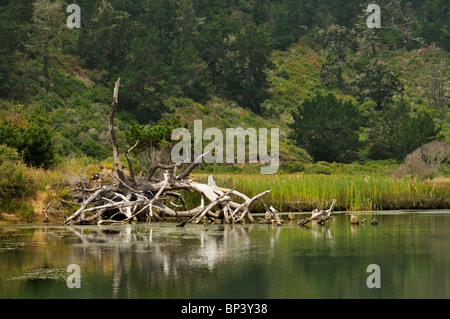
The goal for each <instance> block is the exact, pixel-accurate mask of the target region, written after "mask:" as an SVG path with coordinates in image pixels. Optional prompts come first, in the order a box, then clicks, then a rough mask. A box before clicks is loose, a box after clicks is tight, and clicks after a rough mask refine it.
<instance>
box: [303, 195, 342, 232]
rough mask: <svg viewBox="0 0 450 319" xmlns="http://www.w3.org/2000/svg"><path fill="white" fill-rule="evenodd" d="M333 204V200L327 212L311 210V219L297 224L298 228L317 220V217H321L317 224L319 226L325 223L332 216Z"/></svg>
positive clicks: (334, 202) (334, 201)
mask: <svg viewBox="0 0 450 319" xmlns="http://www.w3.org/2000/svg"><path fill="white" fill-rule="evenodd" d="M335 204H336V200H335V199H333V202H332V203H331V206H330V208H329V209H327V210H318V209H315V210H313V213H312V215H311V217H308V218H305V219H302V220H301V221H299V222H298V225H299V226H303V225H306V224H307V223H309V222H310V221H312V220H313V219H318V218H319V217H321V218H320V220H319V221H318V223H319V224H324V223H325V222H326V221H328V220H329V219H330V217H331V215H332V214H333V209H334V205H335Z"/></svg>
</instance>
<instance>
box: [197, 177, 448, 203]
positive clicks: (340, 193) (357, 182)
mask: <svg viewBox="0 0 450 319" xmlns="http://www.w3.org/2000/svg"><path fill="white" fill-rule="evenodd" d="M195 177H196V178H197V179H198V180H199V181H205V180H206V178H207V175H205V174H197V175H195ZM215 180H216V183H217V185H220V186H224V187H230V188H231V187H237V188H238V190H239V191H241V192H243V193H245V194H248V195H249V196H253V195H256V194H258V193H261V192H263V191H265V190H268V189H271V190H272V193H271V194H269V195H268V196H266V197H264V201H265V203H266V204H267V205H273V206H274V207H276V208H277V209H279V210H281V211H311V210H312V209H314V208H317V207H319V208H325V207H328V206H329V205H330V203H331V201H332V199H333V198H335V199H336V200H337V209H338V210H352V211H362V210H382V209H386V210H395V209H418V208H420V209H441V208H450V196H449V190H450V179H448V178H447V179H445V178H438V179H434V180H432V181H419V180H416V179H397V178H395V177H390V176H377V175H366V176H364V175H322V174H303V173H300V174H280V175H260V174H241V175H237V174H219V175H216V176H215ZM254 208H255V209H262V205H261V204H260V203H255V206H254Z"/></svg>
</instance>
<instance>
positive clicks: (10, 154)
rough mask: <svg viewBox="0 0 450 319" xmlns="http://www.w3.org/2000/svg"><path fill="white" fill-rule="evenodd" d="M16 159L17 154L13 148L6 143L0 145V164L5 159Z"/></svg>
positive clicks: (17, 157)
mask: <svg viewBox="0 0 450 319" xmlns="http://www.w3.org/2000/svg"><path fill="white" fill-rule="evenodd" d="M18 160H19V154H18V153H17V151H16V150H15V149H13V148H11V147H8V146H6V145H0V165H1V164H3V162H6V161H10V162H16V161H18Z"/></svg>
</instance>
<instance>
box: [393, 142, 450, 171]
mask: <svg viewBox="0 0 450 319" xmlns="http://www.w3.org/2000/svg"><path fill="white" fill-rule="evenodd" d="M449 157H450V144H449V143H446V142H441V141H434V142H431V143H428V144H425V145H423V146H421V147H419V148H418V149H416V150H415V151H414V152H412V153H411V154H409V155H408V156H406V159H405V163H404V164H403V165H402V166H400V167H399V168H398V169H397V170H396V171H395V172H394V175H395V176H397V177H403V176H407V175H411V176H417V177H418V178H420V179H425V178H430V179H432V178H433V177H435V176H436V175H437V174H439V173H440V172H442V170H443V169H444V168H445V166H446V165H448V159H449Z"/></svg>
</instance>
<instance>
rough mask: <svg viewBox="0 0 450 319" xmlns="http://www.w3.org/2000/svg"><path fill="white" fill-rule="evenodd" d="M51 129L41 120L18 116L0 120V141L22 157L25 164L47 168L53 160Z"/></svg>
mask: <svg viewBox="0 0 450 319" xmlns="http://www.w3.org/2000/svg"><path fill="white" fill-rule="evenodd" d="M52 137H53V129H52V128H51V127H50V125H49V124H48V123H47V122H46V121H45V120H44V119H42V118H39V117H30V118H29V119H24V118H22V116H20V115H19V114H15V115H13V116H7V115H3V116H2V117H1V118H0V141H2V144H4V145H7V146H9V147H12V148H14V149H16V150H17V151H18V152H19V153H21V154H22V155H23V159H24V161H25V163H27V164H29V165H33V166H39V167H40V166H42V167H45V168H47V167H49V166H50V165H51V164H52V163H53V160H54V156H55V154H54V144H53V140H52Z"/></svg>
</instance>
